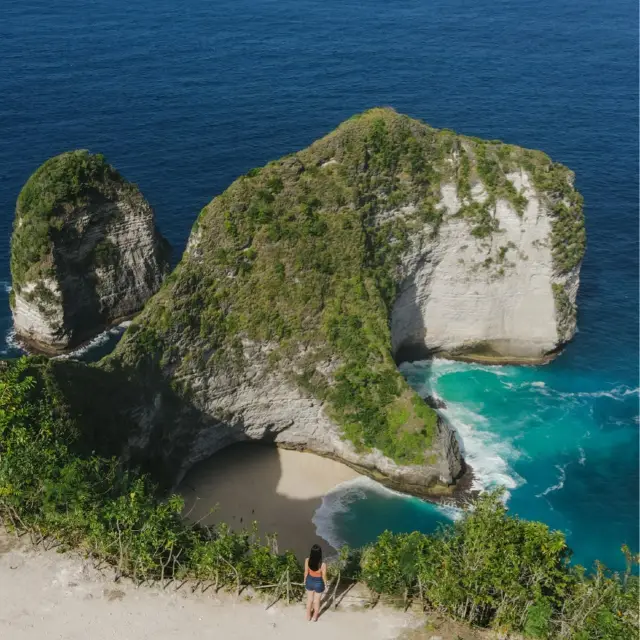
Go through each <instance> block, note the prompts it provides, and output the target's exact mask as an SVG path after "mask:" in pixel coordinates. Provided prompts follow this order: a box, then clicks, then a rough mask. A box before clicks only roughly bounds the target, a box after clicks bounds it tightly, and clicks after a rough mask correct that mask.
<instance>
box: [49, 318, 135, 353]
mask: <svg viewBox="0 0 640 640" xmlns="http://www.w3.org/2000/svg"><path fill="white" fill-rule="evenodd" d="M130 324H131V322H130V321H128V320H127V321H125V322H121V323H120V324H119V325H117V326H115V327H111V328H110V329H107V330H106V331H103V332H102V333H99V334H98V335H97V336H96V337H95V338H93V339H91V340H90V341H89V342H87V343H86V344H83V345H82V346H81V347H78V348H77V349H74V350H73V351H70V352H69V353H64V354H62V355H59V356H55V359H58V360H77V359H78V358H81V357H82V356H84V355H85V354H86V353H88V352H89V351H91V350H92V349H95V348H96V347H99V346H101V345H103V344H106V343H107V342H109V340H111V339H112V338H115V337H116V336H119V335H122V334H123V333H124V332H125V330H126V328H127V327H128V326H129V325H130Z"/></svg>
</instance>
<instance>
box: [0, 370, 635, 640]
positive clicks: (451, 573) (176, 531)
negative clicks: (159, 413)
mask: <svg viewBox="0 0 640 640" xmlns="http://www.w3.org/2000/svg"><path fill="white" fill-rule="evenodd" d="M65 366H66V365H64V364H57V365H56V364H54V363H51V362H49V363H47V362H46V361H44V360H29V359H26V358H25V359H22V360H19V361H15V362H13V363H3V366H2V368H1V370H0V519H1V520H2V521H3V522H4V524H5V525H6V526H7V527H8V528H9V529H10V530H13V531H16V532H18V533H19V532H29V533H30V534H31V536H32V539H33V540H34V542H44V543H57V544H62V545H64V546H65V547H74V548H76V549H79V550H81V551H82V552H84V553H85V554H87V555H88V556H90V557H91V558H92V559H93V560H94V561H95V562H96V563H104V562H107V563H109V564H111V565H113V566H114V567H115V568H116V571H117V575H118V576H123V575H124V576H129V577H131V578H133V579H134V580H136V581H138V582H139V583H142V582H144V581H158V580H159V581H166V580H172V579H175V580H180V581H181V580H191V581H192V584H193V586H194V588H197V586H198V584H201V585H202V586H203V587H205V586H209V585H211V584H213V585H215V586H216V588H221V587H224V588H229V589H233V590H236V591H239V590H241V589H242V588H243V587H245V586H253V587H267V588H270V589H272V590H274V591H279V592H280V594H281V595H284V594H285V593H286V595H287V597H288V598H295V597H297V596H299V595H301V591H300V586H299V583H300V581H301V576H302V572H301V567H300V564H299V562H298V561H297V560H296V558H295V557H294V556H293V555H292V554H291V553H284V554H279V553H277V545H276V540H275V538H269V539H267V540H266V541H264V542H263V541H261V540H260V539H259V538H258V536H257V534H256V532H255V529H254V530H252V531H250V532H232V531H230V530H229V529H228V528H227V527H226V526H218V527H215V528H206V527H202V526H198V525H189V524H186V523H185V521H184V520H183V519H182V518H181V510H182V502H181V500H180V499H179V498H178V497H176V496H171V497H169V498H166V499H161V498H160V497H159V496H158V495H157V493H156V491H155V488H154V485H153V483H152V479H150V478H149V477H146V476H142V475H140V474H139V473H137V472H136V471H135V470H134V469H131V468H129V469H126V468H124V466H123V464H122V462H121V461H119V460H118V459H117V458H113V457H111V458H110V457H105V456H104V455H101V454H100V451H101V450H102V449H104V442H99V441H98V440H96V437H97V436H99V435H100V434H99V433H94V431H95V428H94V425H92V424H89V423H86V422H84V421H83V420H78V418H77V415H78V413H77V412H76V411H74V407H72V406H70V404H69V398H68V397H67V396H66V395H65V393H63V386H61V383H60V376H63V375H64V370H65ZM90 369H91V367H86V372H87V375H88V376H89V377H90V376H91V373H90ZM85 419H86V418H85ZM626 553H627V556H628V560H629V562H630V563H631V562H632V558H631V557H630V554H629V553H628V551H626ZM569 556H570V551H569V549H568V548H567V546H566V543H565V540H564V536H563V535H562V534H561V533H559V532H550V531H549V530H548V528H547V527H546V526H545V525H543V524H541V523H537V522H526V521H523V520H520V519H518V518H514V517H510V516H509V515H508V514H507V513H506V510H505V508H504V507H503V505H502V502H501V500H500V495H499V494H492V495H486V496H484V497H482V498H480V499H479V500H478V501H477V502H476V504H475V506H474V509H473V511H471V512H468V513H467V514H466V516H465V517H463V519H462V520H461V521H459V522H457V523H456V524H455V525H452V526H450V527H447V528H444V529H442V530H441V531H440V532H439V533H437V534H435V535H423V534H420V533H417V532H414V533H411V534H403V535H393V534H390V533H384V534H383V535H381V536H380V537H379V538H378V540H377V541H376V542H375V543H373V544H372V545H370V546H368V547H366V548H365V549H362V550H358V551H351V552H350V551H349V550H348V549H344V550H343V551H342V554H341V560H340V562H339V563H338V564H337V565H336V566H335V567H334V568H333V571H332V576H333V578H334V580H335V579H336V578H337V572H339V573H340V576H341V577H342V579H343V580H354V579H358V580H361V581H363V582H364V583H366V584H367V585H368V587H369V588H370V589H371V590H372V591H373V593H374V594H380V595H384V596H386V597H390V598H392V599H395V600H396V601H397V602H398V603H401V602H410V601H413V602H414V603H415V602H418V603H420V604H421V605H422V606H423V607H425V608H428V609H434V610H438V611H440V612H442V613H445V614H448V615H450V616H452V617H455V618H457V619H460V620H464V621H466V622H469V623H472V624H475V625H479V626H484V627H491V628H494V629H497V630H500V631H501V632H503V633H509V632H522V633H524V634H525V635H526V636H527V637H533V638H549V639H551V638H561V639H574V640H591V639H593V640H614V639H615V640H629V639H631V638H634V637H637V634H638V608H637V605H638V596H639V593H638V579H637V576H635V575H633V574H632V573H631V571H630V570H629V571H627V572H626V573H625V574H624V575H617V574H611V573H610V572H608V571H607V570H606V569H605V568H604V567H602V566H600V565H596V567H595V571H594V572H593V573H592V574H591V575H586V574H585V572H584V570H583V569H581V568H579V567H570V566H569V564H568V559H569ZM269 585H271V586H269ZM278 585H279V586H278ZM285 585H286V589H285Z"/></svg>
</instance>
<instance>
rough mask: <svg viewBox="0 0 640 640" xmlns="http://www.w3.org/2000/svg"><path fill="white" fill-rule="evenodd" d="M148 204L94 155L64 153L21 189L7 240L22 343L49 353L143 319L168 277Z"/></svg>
mask: <svg viewBox="0 0 640 640" xmlns="http://www.w3.org/2000/svg"><path fill="white" fill-rule="evenodd" d="M168 267H169V263H168V244H167V243H166V241H165V240H164V239H163V238H162V237H161V236H160V234H159V232H158V230H157V229H156V226H155V223H154V216H153V211H152V209H151V207H150V206H149V203H148V202H147V201H146V200H145V199H144V197H143V196H142V194H141V193H140V191H139V190H138V189H137V187H136V186H135V185H133V184H131V183H128V182H127V181H126V180H124V178H122V176H120V175H119V174H118V172H117V171H116V170H115V169H113V167H111V166H110V165H108V164H107V163H106V161H105V160H104V158H103V157H102V156H100V155H91V154H89V153H88V152H87V151H73V152H70V153H63V154H61V155H59V156H56V157H54V158H51V159H50V160H48V161H47V162H45V163H44V164H43V165H42V166H41V167H40V168H39V169H38V170H37V171H36V172H35V173H34V174H33V175H32V176H31V178H30V179H29V180H28V182H27V183H26V184H25V186H24V188H23V190H22V192H21V193H20V196H19V197H18V202H17V206H16V217H15V222H14V231H13V236H12V240H11V273H12V278H13V292H12V296H11V308H12V312H13V319H14V325H15V329H16V333H17V335H18V337H19V338H21V339H22V340H23V341H25V342H26V344H27V346H29V347H31V348H35V349H36V350H40V351H44V352H49V353H55V352H58V351H62V350H65V349H68V348H71V347H74V346H76V345H78V344H79V343H81V342H83V341H85V340H88V339H90V338H91V337H93V336H94V335H96V334H97V333H99V332H100V331H101V330H103V329H104V328H105V327H106V326H108V325H110V324H112V323H113V322H115V321H117V320H119V319H122V318H125V317H127V316H130V315H132V314H133V313H135V312H137V311H139V310H140V309H141V308H142V307H143V305H144V303H145V302H146V301H147V299H148V298H149V297H150V296H151V295H153V294H154V293H155V292H156V291H157V290H158V288H159V287H160V284H161V282H162V280H163V278H164V276H165V275H166V274H167V272H168Z"/></svg>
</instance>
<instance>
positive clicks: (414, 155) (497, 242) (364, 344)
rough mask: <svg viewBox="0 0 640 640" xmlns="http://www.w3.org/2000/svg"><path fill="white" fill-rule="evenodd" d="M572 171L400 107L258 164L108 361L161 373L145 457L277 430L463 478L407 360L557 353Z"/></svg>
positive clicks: (567, 284) (138, 436)
mask: <svg viewBox="0 0 640 640" xmlns="http://www.w3.org/2000/svg"><path fill="white" fill-rule="evenodd" d="M572 180H573V174H572V173H571V172H570V171H569V170H568V169H566V168H565V167H563V166H561V165H558V164H555V163H552V162H551V160H549V158H548V157H547V156H545V155H544V154H542V153H540V152H536V151H529V150H526V149H521V148H518V147H513V146H510V145H504V144H502V143H499V142H485V141H482V140H478V139H474V138H467V137H464V136H458V135H456V134H454V133H453V132H450V131H438V130H436V129H432V128H431V127H428V126H427V125H425V124H423V123H420V122H418V121H416V120H412V119H410V118H407V117H405V116H401V115H398V114H397V113H395V112H394V111H392V110H390V109H374V110H372V111H369V112H366V113H364V114H362V115H360V116H357V117H354V118H351V119H350V120H348V121H347V122H345V123H344V124H343V125H341V126H340V127H339V128H338V129H337V130H336V131H334V132H333V133H331V134H329V135H328V136H326V137H325V138H322V139H321V140H319V141H317V142H316V143H314V144H313V145H311V147H309V148H308V149H305V150H303V151H301V152H299V153H297V154H294V155H293V156H288V157H287V158H285V159H283V160H280V161H276V162H272V163H270V164H268V165H267V166H265V167H263V168H262V169H258V170H254V171H251V172H249V174H247V175H246V176H243V177H241V178H240V179H238V180H237V181H236V182H234V183H233V184H232V185H231V186H230V187H229V189H227V191H225V192H224V193H223V194H222V195H220V196H218V197H217V198H215V199H214V200H213V201H212V202H211V203H210V204H209V205H208V206H207V207H205V209H203V211H202V212H201V214H200V216H199V218H198V221H197V222H196V224H195V226H194V229H193V232H192V234H191V237H190V239H189V243H188V246H187V250H186V251H185V254H184V256H183V258H182V261H181V263H180V264H179V265H178V267H177V269H176V271H175V272H174V274H173V275H172V277H171V278H170V279H169V280H168V281H167V282H166V283H165V285H164V286H163V287H162V288H161V290H160V291H159V292H158V294H156V295H155V296H154V297H153V298H152V299H151V300H150V301H149V303H148V304H147V305H146V306H145V309H144V311H143V312H142V314H140V316H139V317H138V318H136V320H135V321H134V322H133V323H132V325H131V327H130V328H129V329H128V331H127V332H126V334H125V336H124V338H123V340H122V341H121V343H120V344H119V345H118V347H117V349H116V351H115V352H114V353H113V354H112V355H111V356H110V357H109V358H107V359H106V360H105V361H104V362H103V363H102V367H104V368H105V369H106V370H109V371H114V372H119V375H125V376H126V377H127V379H129V380H131V381H132V382H135V383H136V384H139V385H141V386H142V388H143V390H142V391H141V393H140V394H139V395H140V398H141V399H142V401H141V402H140V403H139V404H138V405H136V406H134V407H131V410H130V411H129V415H130V417H132V418H133V421H134V422H135V424H136V425H137V427H136V428H134V429H132V430H131V433H130V437H129V442H128V452H127V455H128V456H129V458H131V459H138V458H140V457H142V458H144V459H145V460H151V461H152V463H153V465H154V467H155V468H156V469H161V470H162V473H163V474H164V475H165V477H166V480H167V482H168V483H169V484H172V483H173V484H175V483H177V482H179V480H180V479H181V478H182V477H183V476H184V474H185V473H186V471H187V470H188V469H189V468H190V467H191V466H192V465H193V464H195V463H196V462H198V461H199V460H202V459H204V458H207V457H208V456H210V455H212V454H213V453H215V452H216V451H218V450H219V449H221V448H223V447H225V446H227V445H229V444H231V443H233V442H238V441H243V440H252V441H256V442H271V443H275V444H277V445H278V446H282V447H288V448H295V449H300V450H308V451H312V452H314V453H317V454H320V455H325V456H329V457H332V458H335V459H337V460H341V461H343V462H345V463H346V464H349V465H350V466H352V467H354V468H355V469H357V470H359V471H361V472H363V473H366V474H367V475H370V476H371V477H373V478H374V479H377V480H379V481H381V482H383V483H385V484H387V485H388V486H391V487H393V488H397V489H400V490H403V491H408V492H411V493H415V494H418V495H422V496H425V497H437V496H441V495H443V494H447V493H451V492H452V491H454V490H455V487H454V486H453V485H454V484H455V483H456V481H458V479H460V478H461V476H462V475H463V473H464V472H465V464H464V461H463V459H462V456H461V452H460V447H459V446H458V442H457V439H456V434H455V433H454V431H453V430H452V429H451V427H450V426H449V425H448V424H447V423H446V421H445V420H443V419H442V418H441V417H440V416H438V414H437V413H436V411H435V410H434V409H433V408H432V407H431V406H429V405H428V404H427V403H425V401H424V400H422V399H421V398H420V397H419V396H418V395H417V394H416V393H415V392H414V391H413V390H412V389H411V388H410V387H409V386H408V384H407V383H406V381H405V380H404V378H403V377H402V376H401V375H400V373H399V372H398V370H397V367H396V361H398V360H402V359H403V358H404V359H406V354H407V352H409V357H410V358H413V359H415V358H416V357H418V356H420V355H422V354H432V353H447V354H456V355H464V354H469V353H471V354H473V355H474V357H476V356H477V357H487V356H490V357H492V358H498V359H500V358H507V359H514V360H518V359H527V361H540V360H542V359H544V358H546V357H548V356H549V354H552V353H554V352H555V351H556V350H557V349H558V348H559V347H560V346H561V345H562V344H563V343H564V342H565V341H566V340H568V339H569V338H570V337H571V335H573V332H574V331H575V294H576V290H577V286H578V271H579V266H580V262H581V259H582V253H583V251H584V228H583V220H582V209H581V199H580V196H579V195H578V194H577V193H576V192H575V191H574V189H573V186H572V184H573V182H572ZM403 352H404V356H403Z"/></svg>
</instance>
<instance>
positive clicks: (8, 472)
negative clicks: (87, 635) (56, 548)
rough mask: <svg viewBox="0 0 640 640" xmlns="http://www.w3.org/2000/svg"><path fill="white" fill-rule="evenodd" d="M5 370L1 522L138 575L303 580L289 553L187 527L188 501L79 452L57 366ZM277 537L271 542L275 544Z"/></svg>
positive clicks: (235, 581) (252, 535)
mask: <svg viewBox="0 0 640 640" xmlns="http://www.w3.org/2000/svg"><path fill="white" fill-rule="evenodd" d="M3 364H4V365H5V366H4V371H3V372H2V374H1V375H0V518H1V519H2V520H4V522H5V523H7V524H8V525H12V526H13V527H15V528H16V529H18V530H27V531H31V532H32V534H33V535H34V536H35V538H36V539H43V538H47V537H54V538H55V539H57V540H58V541H59V542H61V543H63V544H65V545H67V546H73V547H76V548H80V549H81V550H83V551H84V552H86V553H88V554H90V555H91V556H92V557H93V558H95V559H96V560H99V561H106V562H108V563H110V564H112V565H114V566H115V567H116V568H117V570H118V573H119V574H120V575H125V576H130V577H132V578H133V579H134V580H136V581H139V582H140V581H145V580H164V579H168V578H181V579H186V578H193V579H197V580H208V581H209V580H210V581H212V582H214V583H215V584H216V585H217V586H218V587H224V586H227V587H230V588H234V589H239V588H240V587H241V586H243V585H247V584H252V585H258V584H266V585H268V584H275V583H277V582H278V580H279V579H280V578H281V577H282V575H283V573H284V572H285V571H287V570H288V571H289V577H290V580H291V581H292V582H300V581H301V577H302V572H301V567H300V564H299V563H298V561H297V560H296V559H295V557H294V556H293V554H291V553H289V552H286V553H284V554H282V555H278V554H277V553H274V552H273V551H272V547H273V546H274V545H273V544H271V545H270V546H268V545H265V544H264V543H263V542H262V541H261V540H260V538H259V537H258V535H257V533H256V530H255V528H254V529H253V530H252V531H250V532H240V533H234V532H231V531H230V530H229V528H228V527H226V526H220V527H215V528H205V527H199V526H190V525H187V524H186V523H185V521H184V520H183V518H182V507H183V503H182V499H181V498H180V497H178V496H170V497H168V498H167V499H164V500H163V499H161V498H160V497H159V496H158V495H157V492H156V488H155V486H154V484H153V482H152V481H151V479H150V478H149V477H148V476H144V475H139V474H138V473H137V472H136V471H135V470H129V471H127V470H125V469H124V468H123V467H122V465H121V464H120V463H119V461H118V460H117V459H115V458H105V457H101V456H98V455H91V454H89V453H85V454H83V453H82V449H83V448H84V447H83V446H82V436H83V433H82V432H83V431H84V430H86V428H87V427H88V426H89V425H85V424H83V423H78V422H77V421H76V420H74V419H73V417H72V415H71V413H70V412H69V407H68V406H67V405H66V400H65V398H64V397H63V396H62V395H61V393H60V388H59V386H58V383H57V381H56V380H55V378H54V377H53V376H52V374H51V368H50V367H49V366H47V365H45V364H37V362H36V363H33V362H31V361H30V360H28V359H22V360H19V361H17V362H15V363H13V364H7V363H3ZM272 542H273V541H272Z"/></svg>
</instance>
